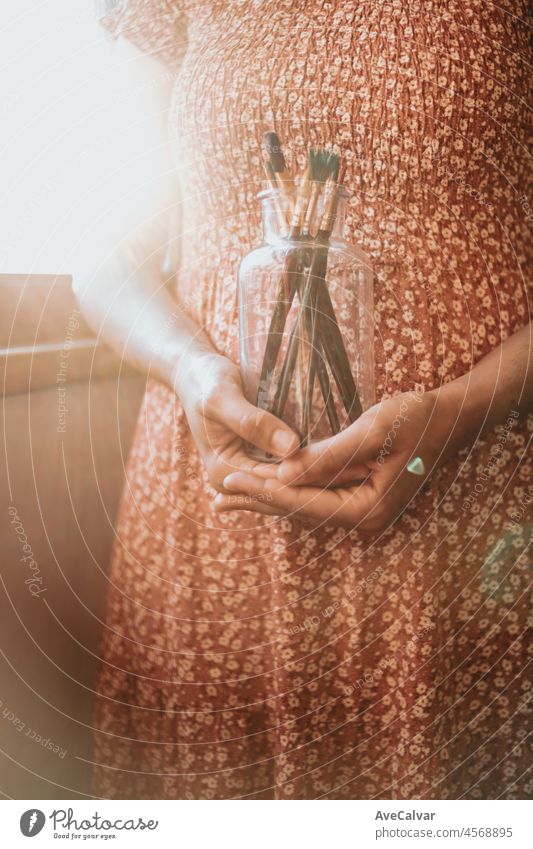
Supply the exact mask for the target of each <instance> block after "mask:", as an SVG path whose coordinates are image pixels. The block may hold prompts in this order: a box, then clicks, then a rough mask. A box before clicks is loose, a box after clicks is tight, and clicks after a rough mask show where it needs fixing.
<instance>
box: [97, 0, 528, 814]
mask: <svg viewBox="0 0 533 849" xmlns="http://www.w3.org/2000/svg"><path fill="white" fill-rule="evenodd" d="M106 6H107V8H106V10H105V11H104V13H103V15H102V22H103V24H104V25H105V26H106V27H107V29H108V30H110V31H111V32H112V33H114V34H115V35H119V34H120V35H123V36H125V37H126V38H127V39H129V40H131V41H132V42H134V43H135V44H136V45H137V46H139V47H140V48H141V49H142V50H144V51H146V52H148V53H151V54H153V55H155V56H156V57H157V58H159V59H160V60H161V61H163V62H165V63H166V64H167V65H168V67H169V69H170V70H171V72H172V73H173V74H175V86H174V97H173V104H172V114H171V127H170V129H171V133H172V138H173V142H174V145H175V155H176V161H177V162H179V163H180V173H181V175H182V197H183V213H184V214H183V218H184V222H185V223H184V227H183V229H184V235H183V239H182V265H181V268H182V271H181V273H180V275H179V282H178V284H177V293H176V295H177V298H178V300H179V302H180V304H182V305H183V307H184V308H185V309H186V310H187V311H188V312H189V314H190V315H191V316H192V317H193V318H194V319H196V321H197V322H198V323H199V324H201V325H202V326H203V327H205V328H206V329H207V331H208V333H209V334H210V336H211V339H212V341H213V344H214V345H215V346H216V347H217V349H218V350H219V351H221V352H223V353H225V354H227V355H228V356H230V357H232V358H233V359H238V328H237V310H236V272H237V267H238V263H239V260H240V258H241V256H242V255H243V254H244V253H245V252H246V251H248V250H249V249H250V248H251V247H252V246H253V245H254V244H256V243H257V241H258V239H259V236H260V222H259V209H258V203H257V201H256V194H257V191H258V190H259V189H260V188H261V186H262V181H263V170H262V154H261V139H262V135H263V133H264V132H265V131H266V130H269V129H272V128H275V129H276V130H277V131H278V133H279V135H280V136H281V138H282V139H283V140H284V141H285V142H286V148H287V153H288V157H289V158H290V160H291V161H292V162H293V163H296V164H298V165H299V167H301V165H302V163H303V161H304V159H305V155H306V150H307V148H308V146H310V145H325V144H331V145H336V146H337V149H338V150H339V151H340V152H341V153H342V155H343V156H344V158H345V160H346V163H347V174H346V184H347V186H348V188H349V189H350V191H351V194H352V197H351V200H350V203H349V209H348V217H347V221H346V235H347V237H348V239H349V240H350V241H351V242H353V243H356V244H359V245H361V247H362V248H363V249H364V250H365V251H366V252H367V253H368V254H369V255H370V256H371V257H372V262H373V266H374V273H375V302H376V303H375V326H376V331H375V355H376V361H377V377H376V396H377V398H378V399H379V398H386V397H390V396H392V395H394V394H395V393H398V392H402V391H406V390H411V389H413V388H415V387H417V386H418V387H422V388H425V389H431V388H433V387H435V386H438V385H439V384H441V383H442V382H446V381H450V380H453V379H454V378H457V377H459V376H460V375H462V374H464V373H465V372H467V371H468V370H469V369H470V368H471V367H472V366H473V364H474V363H476V362H477V361H478V360H479V359H480V358H482V357H483V356H484V355H485V354H487V353H488V352H489V351H490V350H491V349H493V348H495V347H496V346H498V345H499V344H500V343H501V342H502V340H504V339H505V338H506V337H508V336H509V335H510V334H512V333H514V332H515V331H517V330H518V329H519V328H520V327H521V326H523V325H524V324H526V323H527V322H528V321H529V320H530V318H531V294H532V293H531V289H530V288H528V279H527V274H528V270H529V268H530V266H528V263H529V262H530V260H531V238H530V233H531V215H532V213H531V206H530V204H533V201H532V200H531V199H532V198H533V184H532V173H531V157H530V153H528V144H529V143H530V140H531V124H530V116H531V103H530V102H529V101H528V98H529V96H530V86H529V80H530V73H531V67H530V63H531V50H530V42H529V39H530V34H531V25H532V19H531V16H530V15H529V14H528V11H527V3H526V2H525V0H524V2H520V0H501V2H499V3H498V4H489V3H486V2H482V0H466V2H464V0H446V2H444V0H424V2H421V0H409V2H404V0H384V1H383V2H381V0H380V2H373V0H369V2H361V0H339V2H336V0H332V2H326V0H316V2H313V3H306V2H303V0H275V2H271V0H223V1H222V0H199V2H192V0H177V2H174V0H118V2H116V1H115V2H112V0H108V2H107V4H106ZM528 63H529V64H528ZM529 285H530V284H529ZM340 321H341V323H343V324H344V326H345V327H348V326H349V322H350V313H349V310H348V309H347V310H343V311H342V314H341V315H340ZM532 425H533V421H532V419H531V418H529V419H528V420H520V419H518V418H517V416H516V415H515V413H514V411H513V410H511V411H510V412H509V418H508V419H507V421H506V422H505V423H503V424H502V425H501V426H499V427H497V428H496V429H495V430H494V431H492V432H489V433H488V434H487V435H486V436H484V437H483V438H481V439H478V440H477V441H476V443H475V445H474V446H473V447H472V448H471V449H469V450H464V451H462V452H461V453H460V455H458V456H457V457H455V458H454V459H453V460H451V461H450V462H448V464H447V465H446V466H445V467H443V468H441V469H440V470H439V471H438V472H437V473H435V474H434V475H433V476H432V477H431V479H430V480H429V481H428V482H427V484H426V485H425V488H424V491H423V492H422V493H421V494H420V495H419V496H418V497H417V499H416V502H413V503H412V504H411V505H410V507H409V508H408V509H407V510H406V511H405V512H404V514H403V515H402V516H401V518H400V519H399V520H398V521H397V522H396V523H395V524H394V525H393V526H392V527H391V528H390V529H388V530H387V531H386V532H384V533H381V534H375V535H374V536H368V535H367V536H362V535H360V534H358V533H357V532H356V531H355V530H353V531H349V530H346V529H339V528H335V527H330V526H326V527H323V528H321V529H320V530H318V531H310V530H309V528H306V527H304V526H303V525H301V524H299V523H298V522H297V521H293V520H291V519H289V518H284V519H278V518H269V517H262V516H259V515H257V514H253V513H248V514H247V513H244V512H239V513H236V514H226V515H222V516H217V515H215V513H214V511H213V495H214V493H213V491H212V490H211V489H210V487H209V485H208V482H207V480H206V476H205V474H204V471H203V468H202V464H201V461H200V459H199V456H198V454H197V451H196V448H195V445H194V442H193V440H192V438H191V435H190V432H189V429H188V426H187V421H186V418H185V415H184V412H183V409H182V408H181V406H180V403H179V400H178V399H177V398H176V397H175V396H174V395H173V394H172V393H171V392H170V391H169V390H168V389H166V388H164V387H163V386H161V385H158V384H156V383H155V382H150V383H149V384H148V387H147V392H146V396H145V399H144V403H143V408H142V412H141V416H140V419H139V423H138V429H137V433H136V437H135V442H134V446H133V449H132V452H131V455H130V458H129V465H128V475H127V483H126V486H125V490H124V495H123V500H122V505H121V509H120V515H119V518H118V524H117V531H116V543H115V547H114V554H113V559H112V564H111V572H110V582H109V593H108V603H107V613H106V621H105V627H104V631H103V637H102V648H101V651H102V665H101V670H100V674H99V678H98V687H97V689H98V694H97V702H96V710H95V716H94V724H95V749H94V758H93V759H94V762H95V768H94V794H95V795H96V796H101V797H106V798H140V799H142V798H278V799H291V798H338V799H351V798H384V799H387V798H399V799H404V798H405V799H415V798H420V799H432V798H468V799H477V798H497V797H505V798H521V797H523V796H525V795H527V794H528V792H530V791H531V779H530V776H528V772H527V769H528V766H529V765H530V760H529V758H528V755H527V744H526V735H527V733H528V716H527V709H528V696H529V689H530V687H529V679H528V675H527V664H528V655H527V650H528V645H529V643H528V632H527V627H528V621H527V610H528V604H527V602H528V598H527V592H528V585H529V581H528V569H529V568H530V565H531V561H530V559H529V558H528V544H529V543H530V542H531V528H532V524H533V522H532V509H531V505H532V503H533V476H532V465H533V464H532V458H531V453H530V451H529V444H530V439H531V431H532ZM528 782H529V783H528Z"/></svg>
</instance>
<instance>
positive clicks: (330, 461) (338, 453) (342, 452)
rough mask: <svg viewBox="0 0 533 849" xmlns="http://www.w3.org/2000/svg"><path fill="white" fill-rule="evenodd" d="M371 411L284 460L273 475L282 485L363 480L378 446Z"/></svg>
mask: <svg viewBox="0 0 533 849" xmlns="http://www.w3.org/2000/svg"><path fill="white" fill-rule="evenodd" d="M375 417H376V414H375V411H373V410H369V411H368V412H367V413H365V414H364V415H363V416H361V418H359V419H358V420H357V421H356V422H354V424H352V425H350V426H349V427H348V428H346V430H343V431H341V433H338V434H336V435H335V436H332V437H330V438H329V439H323V440H321V441H320V442H314V443H312V444H311V445H309V446H307V447H306V448H303V449H302V450H301V451H298V452H297V453H296V454H294V456H292V457H290V458H288V459H286V460H285V461H284V462H282V463H281V465H280V466H279V467H278V472H277V476H278V478H279V480H280V481H281V482H282V483H284V484H298V486H302V485H304V484H307V483H308V484H311V483H312V484H316V485H318V486H331V485H332V484H339V483H344V482H346V481H353V480H354V479H357V478H364V477H366V475H367V474H368V467H367V465H366V463H367V462H371V461H372V460H373V459H374V458H375V456H376V454H377V452H378V451H379V448H380V445H381V436H380V434H379V432H378V431H377V429H374V428H373V427H372V425H373V424H374V421H375Z"/></svg>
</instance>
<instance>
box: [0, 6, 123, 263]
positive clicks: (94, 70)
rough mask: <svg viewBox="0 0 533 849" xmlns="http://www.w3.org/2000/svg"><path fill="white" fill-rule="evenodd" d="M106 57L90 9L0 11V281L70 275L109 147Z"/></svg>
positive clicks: (105, 46)
mask: <svg viewBox="0 0 533 849" xmlns="http://www.w3.org/2000/svg"><path fill="white" fill-rule="evenodd" d="M110 55H111V48H110V44H109V41H108V39H106V37H105V35H104V34H103V33H102V31H101V28H100V27H99V26H98V25H97V23H96V20H95V17H94V11H93V2H92V0H9V2H6V0H4V2H2V3H1V5H0V272H1V271H4V272H8V273H13V272H22V273H26V272H34V273H44V272H47V273H57V272H64V273H70V271H71V269H70V267H69V266H70V262H71V260H70V247H71V246H73V245H74V243H75V242H76V240H77V239H78V238H79V232H80V218H79V215H78V214H77V210H78V209H79V199H80V196H81V195H82V194H83V193H84V192H86V191H87V185H90V184H91V183H92V184H94V182H95V181H96V180H97V179H98V167H99V166H98V163H99V162H101V154H102V149H103V148H104V146H105V145H106V144H107V143H109V140H108V139H107V135H106V134H107V130H106V127H107V125H108V121H107V120H106V116H107V115H108V113H107V111H106V110H108V109H109V97H108V95H107V94H106V82H105V80H106V70H107V68H108V66H109V61H110ZM96 127H97V128H98V130H97V131H95V128H96ZM85 214H86V213H85Z"/></svg>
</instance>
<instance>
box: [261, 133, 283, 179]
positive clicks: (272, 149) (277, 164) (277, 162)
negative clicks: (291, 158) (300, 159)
mask: <svg viewBox="0 0 533 849" xmlns="http://www.w3.org/2000/svg"><path fill="white" fill-rule="evenodd" d="M263 145H264V148H265V153H266V155H267V156H268V159H269V160H270V162H271V163H272V167H273V169H274V171H275V172H276V174H279V173H281V172H282V171H286V170H287V164H286V162H285V157H284V156H283V150H282V148H281V142H280V139H279V136H278V134H277V133H265V135H264V136H263Z"/></svg>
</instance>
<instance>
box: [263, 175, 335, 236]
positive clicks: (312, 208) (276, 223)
mask: <svg viewBox="0 0 533 849" xmlns="http://www.w3.org/2000/svg"><path fill="white" fill-rule="evenodd" d="M334 191H335V192H336V197H335V217H334V220H333V222H330V227H331V234H330V238H331V239H332V240H333V241H336V242H339V241H343V233H344V222H345V216H346V201H347V199H348V194H347V192H346V191H345V190H344V189H343V188H342V187H338V188H336V189H335V190H334ZM328 195H329V192H327V191H326V192H324V191H323V192H321V193H320V194H319V195H318V197H317V198H316V199H314V198H313V197H311V198H310V201H309V204H308V209H307V215H306V216H305V223H304V224H303V226H302V228H301V229H300V232H299V233H298V234H297V235H296V236H295V238H304V239H305V238H308V237H309V236H311V237H315V236H316V235H317V233H318V231H319V229H320V225H321V223H322V222H323V220H324V218H323V214H324V208H325V204H327V202H328ZM259 199H260V201H261V207H262V214H263V238H264V240H265V242H268V243H275V242H280V241H281V240H286V238H287V237H288V236H289V235H290V232H291V217H292V204H291V202H290V201H289V199H288V198H287V196H286V195H285V193H284V192H283V191H281V190H279V191H278V190H275V189H269V190H267V191H265V192H261V194H260V195H259Z"/></svg>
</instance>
